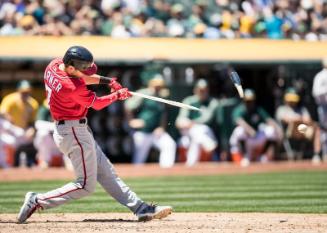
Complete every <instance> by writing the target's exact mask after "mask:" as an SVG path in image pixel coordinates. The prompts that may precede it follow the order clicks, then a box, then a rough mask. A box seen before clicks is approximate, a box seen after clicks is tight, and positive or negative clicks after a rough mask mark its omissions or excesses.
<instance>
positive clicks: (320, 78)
mask: <svg viewBox="0 0 327 233" xmlns="http://www.w3.org/2000/svg"><path fill="white" fill-rule="evenodd" d="M322 65H323V69H322V70H321V71H320V72H319V73H317V74H316V76H315V77H314V79H313V86H312V95H313V97H314V98H315V101H316V104H317V105H318V119H319V127H320V129H321V131H320V132H321V135H320V137H321V138H320V139H321V146H322V158H323V160H324V161H327V57H325V58H324V59H323V60H322Z"/></svg>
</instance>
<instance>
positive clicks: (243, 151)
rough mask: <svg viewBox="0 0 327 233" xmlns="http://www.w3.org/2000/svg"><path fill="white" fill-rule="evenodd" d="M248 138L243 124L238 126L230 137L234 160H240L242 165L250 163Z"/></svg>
mask: <svg viewBox="0 0 327 233" xmlns="http://www.w3.org/2000/svg"><path fill="white" fill-rule="evenodd" d="M248 139H249V136H248V135H247V133H246V131H245V129H244V128H243V127H241V126H237V127H236V128H235V129H234V130H233V132H232V135H231V137H230V139H229V144H230V148H231V156H232V160H233V161H235V162H240V163H241V165H242V166H247V165H249V162H250V157H249V154H248V150H247V148H248V143H247V142H248Z"/></svg>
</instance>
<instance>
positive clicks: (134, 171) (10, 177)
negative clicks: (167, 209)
mask: <svg viewBox="0 0 327 233" xmlns="http://www.w3.org/2000/svg"><path fill="white" fill-rule="evenodd" d="M115 167H116V170H117V173H118V174H119V175H120V176H121V177H123V178H127V177H128V178H130V177H149V176H150V177H159V176H171V175H177V176H178V175H183V176H186V175H194V176H196V175H215V174H240V173H241V174H242V173H244V174H248V173H264V172H281V171H303V170H320V171H322V170H323V171H327V164H326V163H323V164H321V165H319V166H313V165H311V163H310V162H282V163H270V164H253V165H250V166H249V167H247V168H241V167H240V166H238V165H235V164H230V163H226V164H225V163H203V164H199V165H197V166H195V167H193V168H188V167H185V166H184V165H182V164H178V165H176V166H175V167H174V168H171V169H159V168H158V166H157V165H156V164H149V165H145V166H132V165H115ZM73 178H74V174H73V173H72V172H70V171H66V170H64V169H47V170H40V169H37V168H33V169H7V170H0V181H6V182H9V181H24V180H47V179H48V180H54V179H56V180H57V179H64V180H69V179H73ZM16 218H17V214H12V213H11V214H7V213H0V233H7V232H27V233H45V232H55V233H61V232H65V233H66V232H79V233H82V232H83V233H84V232H110V233H121V232H151V233H161V232H162V233H170V232H176V233H180V232H181V233H184V232H185V233H193V232H197V233H198V232H199V233H206V232H220V233H224V232H226V233H230V232H235V233H239V232H240V233H245V232H260V233H263V232H271V233H272V232H277V233H284V232H294V233H311V232H327V214H296V213H220V212H219V213H181V212H178V213H175V212H173V213H172V214H171V215H169V216H168V217H167V218H165V219H162V220H153V221H150V222H138V221H137V218H136V216H134V215H133V214H131V213H64V214H63V213H55V214H54V213H46V212H42V213H37V212H36V213H34V215H33V216H32V217H31V218H30V219H28V221H27V223H25V224H17V223H16Z"/></svg>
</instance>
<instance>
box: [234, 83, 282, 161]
mask: <svg viewBox="0 0 327 233" xmlns="http://www.w3.org/2000/svg"><path fill="white" fill-rule="evenodd" d="M255 101H256V95H255V93H254V91H253V90H252V89H245V90H244V103H241V104H239V105H238V106H237V107H236V108H235V109H234V111H233V113H232V117H233V120H234V122H235V125H236V127H235V129H234V130H233V133H232V135H231V137H230V141H229V142H230V146H231V156H232V160H233V161H235V162H240V164H241V166H248V165H249V163H250V161H253V160H256V159H258V158H257V157H258V156H261V157H260V158H259V159H260V160H261V161H262V162H266V161H267V160H272V159H273V158H272V157H273V156H274V153H273V152H276V150H277V142H278V140H279V138H280V135H281V130H280V128H279V126H278V125H277V123H276V122H275V121H274V120H273V119H272V118H271V117H270V116H269V114H268V113H267V112H266V111H265V110H264V109H263V108H261V107H259V106H257V105H256V102H255ZM270 148H271V149H273V152H271V150H268V149H270ZM258 151H259V152H260V154H259V155H257V153H258ZM268 151H269V152H271V153H268Z"/></svg>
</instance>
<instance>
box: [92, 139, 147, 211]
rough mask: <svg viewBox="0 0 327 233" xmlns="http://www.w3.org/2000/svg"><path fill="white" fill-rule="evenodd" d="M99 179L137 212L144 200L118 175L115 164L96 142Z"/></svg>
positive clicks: (117, 197) (116, 197)
mask: <svg viewBox="0 0 327 233" xmlns="http://www.w3.org/2000/svg"><path fill="white" fill-rule="evenodd" d="M96 154H97V166H98V167H97V172H98V174H97V180H98V182H99V183H100V184H101V185H102V187H103V188H104V189H105V190H106V192H107V193H108V194H110V195H111V196H112V197H113V198H115V199H116V200H117V201H118V202H119V203H121V204H122V205H124V206H126V207H127V208H129V209H130V210H131V211H133V212H135V211H136V210H137V208H138V207H139V206H140V205H141V204H142V203H143V201H142V200H141V199H140V198H139V197H138V196H137V195H136V194H135V193H134V192H133V191H132V190H131V189H130V188H129V187H128V186H127V185H126V184H125V183H124V182H123V181H122V180H121V179H120V178H119V177H118V176H117V174H116V171H115V169H114V166H113V165H112V163H111V162H110V161H109V159H108V158H107V157H106V155H105V154H104V153H103V151H102V150H101V148H100V147H99V145H98V144H97V143H96Z"/></svg>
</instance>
